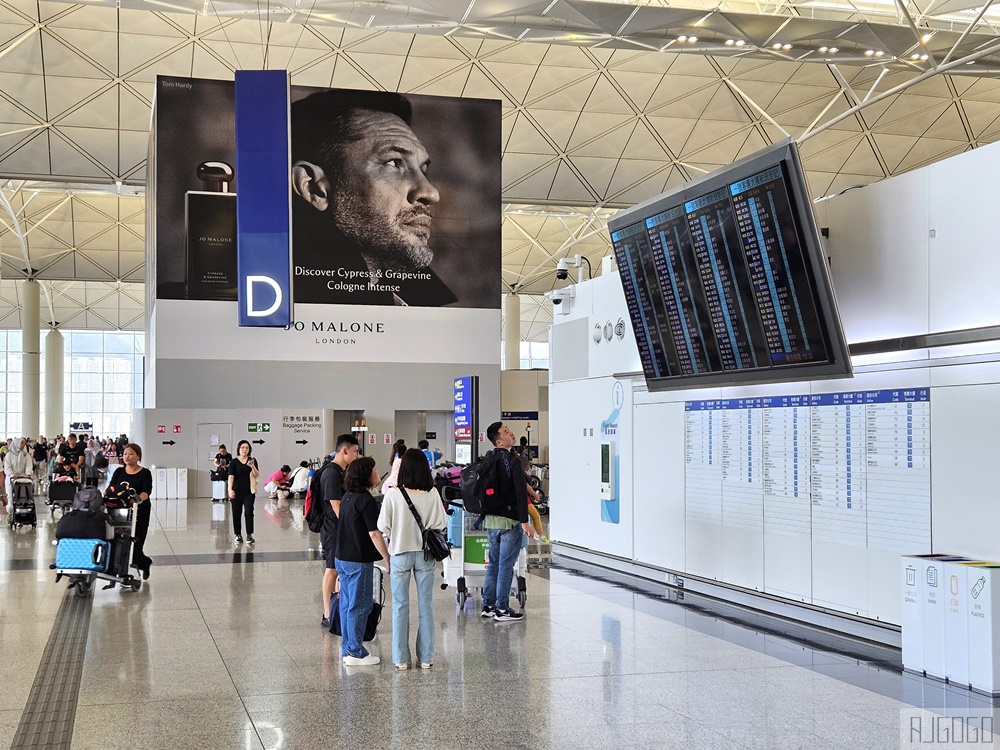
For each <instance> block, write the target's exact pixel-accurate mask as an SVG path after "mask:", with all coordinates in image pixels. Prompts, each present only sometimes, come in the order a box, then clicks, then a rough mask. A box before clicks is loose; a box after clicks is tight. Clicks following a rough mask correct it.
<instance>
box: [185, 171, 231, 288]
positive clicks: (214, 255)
mask: <svg viewBox="0 0 1000 750" xmlns="http://www.w3.org/2000/svg"><path fill="white" fill-rule="evenodd" d="M233 176H234V175H233V168H232V167H231V166H229V165H228V164H226V163H225V162H221V161H206V162H202V163H201V164H199V165H198V179H199V180H201V181H202V183H203V185H204V190H189V191H188V192H187V193H185V195H184V223H185V226H186V228H187V247H186V249H185V254H184V296H185V297H186V298H187V299H213V300H235V299H236V193H230V192H229V186H230V183H231V182H232V181H233Z"/></svg>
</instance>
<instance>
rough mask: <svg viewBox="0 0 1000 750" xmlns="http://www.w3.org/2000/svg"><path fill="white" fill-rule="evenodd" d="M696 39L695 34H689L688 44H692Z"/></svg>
mask: <svg viewBox="0 0 1000 750" xmlns="http://www.w3.org/2000/svg"><path fill="white" fill-rule="evenodd" d="M697 41H698V37H696V36H689V37H688V44H694V43H695V42H697Z"/></svg>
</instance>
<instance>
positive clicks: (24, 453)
mask: <svg viewBox="0 0 1000 750" xmlns="http://www.w3.org/2000/svg"><path fill="white" fill-rule="evenodd" d="M33 468H34V466H33V465H32V463H31V453H29V452H28V441H27V440H26V439H25V438H21V441H20V442H19V443H18V444H17V446H16V447H14V446H12V447H11V448H10V449H9V450H8V451H7V455H6V456H4V459H3V472H4V474H5V475H6V478H5V480H4V481H5V482H6V483H7V484H8V485H9V487H8V488H6V489H7V497H8V498H10V501H11V502H12V503H13V501H14V482H15V480H17V479H31V472H32V469H33ZM32 489H34V485H32Z"/></svg>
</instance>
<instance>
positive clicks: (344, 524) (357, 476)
mask: <svg viewBox="0 0 1000 750" xmlns="http://www.w3.org/2000/svg"><path fill="white" fill-rule="evenodd" d="M378 483H379V475H378V469H376V468H375V459H374V458H371V457H370V456H362V457H361V458H359V459H357V460H356V461H354V462H352V463H351V465H350V466H348V467H347V474H346V475H345V477H344V495H343V497H342V498H341V500H340V522H339V523H338V524H337V559H336V565H337V575H338V576H339V577H340V633H341V644H340V653H341V655H342V656H343V657H344V664H345V665H346V666H348V667H368V666H372V665H375V664H378V663H379V661H380V659H379V658H378V657H377V656H375V655H374V654H369V653H368V649H366V648H365V645H364V635H365V625H366V624H367V623H368V615H369V614H370V613H371V611H372V604H373V597H372V588H373V586H374V582H373V578H374V574H375V565H374V563H375V561H376V560H378V559H379V558H381V559H383V560H385V564H386V567H388V568H389V569H390V570H391V567H390V565H389V550H388V549H386V546H385V540H384V539H382V532H381V531H379V530H378V503H377V502H376V501H375V498H374V497H372V493H371V490H372V488H373V487H377V486H378Z"/></svg>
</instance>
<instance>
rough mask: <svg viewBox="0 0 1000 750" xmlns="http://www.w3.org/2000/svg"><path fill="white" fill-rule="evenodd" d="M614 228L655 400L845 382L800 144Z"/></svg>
mask: <svg viewBox="0 0 1000 750" xmlns="http://www.w3.org/2000/svg"><path fill="white" fill-rule="evenodd" d="M609 226H610V228H611V240H612V245H613V247H614V252H615V259H616V261H617V264H618V270H619V273H620V275H621V279H622V286H623V289H624V292H625V299H626V303H627V305H628V310H629V317H630V318H631V321H632V326H633V329H634V331H635V334H636V341H637V342H638V344H639V352H640V355H641V361H642V366H643V374H644V375H645V377H646V382H647V385H648V386H649V388H650V389H651V390H662V389H665V388H675V387H688V386H690V385H692V384H697V383H705V384H709V383H712V382H715V383H733V382H768V381H778V380H794V379H797V378H798V379H813V378H816V377H829V376H834V375H837V376H843V375H845V374H849V373H850V358H849V356H848V354H847V345H846V342H845V341H844V338H843V333H842V330H841V326H840V318H839V314H838V313H837V310H836V303H835V301H834V296H833V291H832V285H831V282H830V278H829V273H828V270H827V267H826V259H825V255H824V253H823V250H822V246H821V242H820V240H819V239H818V232H817V230H816V226H815V218H814V217H813V214H812V208H811V203H810V201H809V199H808V193H807V191H806V189H805V182H804V178H803V176H802V173H801V165H800V162H799V161H798V152H797V151H796V150H795V147H794V144H781V145H779V147H777V148H775V147H772V148H770V149H768V150H766V151H765V152H762V153H761V154H760V155H755V156H754V157H751V158H750V159H748V160H744V161H742V162H738V163H737V164H735V165H733V166H732V167H729V168H727V169H725V170H721V171H720V172H719V173H714V174H713V175H709V176H707V177H705V178H702V179H700V180H698V181H696V182H694V183H690V184H689V185H686V186H683V187H682V188H678V189H676V190H674V191H671V192H670V193H666V194H664V195H663V196H661V197H659V198H657V199H654V200H653V201H651V202H650V203H648V204H643V206H639V207H636V208H635V209H631V210H629V211H626V212H623V213H622V214H621V215H620V216H618V217H615V219H613V220H612V221H611V222H609Z"/></svg>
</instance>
